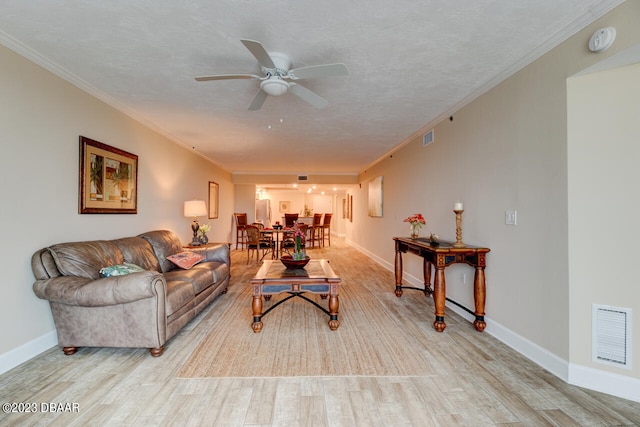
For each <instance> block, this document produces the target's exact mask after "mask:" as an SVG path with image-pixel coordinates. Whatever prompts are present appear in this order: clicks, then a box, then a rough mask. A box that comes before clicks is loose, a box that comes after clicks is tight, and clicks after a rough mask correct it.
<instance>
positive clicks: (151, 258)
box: [31, 230, 230, 356]
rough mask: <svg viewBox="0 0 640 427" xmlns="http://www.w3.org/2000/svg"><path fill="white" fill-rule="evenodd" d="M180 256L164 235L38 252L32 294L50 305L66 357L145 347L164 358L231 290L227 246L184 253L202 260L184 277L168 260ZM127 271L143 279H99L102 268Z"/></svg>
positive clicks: (172, 239)
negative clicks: (90, 350) (129, 267)
mask: <svg viewBox="0 0 640 427" xmlns="http://www.w3.org/2000/svg"><path fill="white" fill-rule="evenodd" d="M184 251H185V249H183V247H182V243H181V242H180V240H179V238H178V237H177V236H176V235H175V234H174V233H172V232H171V231H166V230H157V231H150V232H148V233H144V234H140V235H139V236H136V237H126V238H122V239H116V240H94V241H86V242H73V243H61V244H57V245H53V246H50V247H48V248H43V249H40V250H38V251H37V252H36V253H35V254H34V255H33V257H32V259H31V267H32V270H33V274H34V276H35V278H36V282H35V283H34V285H33V290H34V292H35V294H36V295H37V296H38V297H39V298H42V299H46V300H48V301H49V304H50V306H51V312H52V314H53V320H54V322H55V325H56V329H57V333H58V345H60V346H62V349H63V351H64V353H65V354H74V353H75V352H76V351H77V348H78V347H137V348H140V347H142V348H149V349H150V351H151V355H153V356H160V355H162V353H163V351H164V346H165V343H166V342H167V341H168V340H169V339H170V338H171V337H173V336H174V335H175V334H176V333H177V332H178V331H179V330H180V329H181V328H182V327H183V326H184V325H185V324H186V323H187V322H188V321H189V320H191V319H193V318H194V317H195V316H196V315H197V314H198V313H199V312H201V311H202V310H203V309H204V308H205V307H206V306H207V305H208V304H209V303H210V302H211V301H213V300H214V299H215V298H216V297H217V296H218V295H220V294H221V293H224V292H226V290H227V286H228V285H229V277H230V274H229V266H230V258H229V247H228V245H226V244H220V245H215V246H207V247H202V248H194V249H188V251H190V252H197V253H199V254H201V255H202V256H204V259H203V260H202V261H201V262H200V263H198V264H196V265H194V266H193V267H191V268H189V269H182V268H179V267H177V266H176V265H174V264H173V263H172V262H170V261H169V260H168V259H167V256H170V255H174V254H177V253H180V252H184ZM124 263H130V264H135V265H137V266H140V267H142V269H143V270H144V271H141V272H135V273H131V274H126V275H120V276H112V277H101V274H100V270H101V269H102V268H104V267H109V266H114V265H122V264H124Z"/></svg>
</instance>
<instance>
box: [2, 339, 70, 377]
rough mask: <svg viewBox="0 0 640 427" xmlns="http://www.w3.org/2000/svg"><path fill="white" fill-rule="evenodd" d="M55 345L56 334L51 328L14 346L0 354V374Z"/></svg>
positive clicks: (56, 343)
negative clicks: (26, 341) (18, 345)
mask: <svg viewBox="0 0 640 427" xmlns="http://www.w3.org/2000/svg"><path fill="white" fill-rule="evenodd" d="M56 345H58V334H57V333H56V331H55V330H53V331H51V332H48V333H46V334H44V335H42V336H40V337H38V338H36V339H33V340H31V341H29V342H28V343H25V344H23V345H21V346H20V347H16V348H14V349H12V350H9V351H8V352H6V353H3V354H0V374H4V373H5V372H7V371H10V370H11V369H13V368H15V367H16V366H18V365H20V364H22V363H24V362H26V361H27V360H29V359H32V358H34V357H36V356H37V355H39V354H40V353H42V352H44V351H47V350H49V349H50V348H51V347H54V346H56Z"/></svg>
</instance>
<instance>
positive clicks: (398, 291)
mask: <svg viewBox="0 0 640 427" xmlns="http://www.w3.org/2000/svg"><path fill="white" fill-rule="evenodd" d="M395 273H396V296H397V297H401V296H402V252H400V251H396V260H395Z"/></svg>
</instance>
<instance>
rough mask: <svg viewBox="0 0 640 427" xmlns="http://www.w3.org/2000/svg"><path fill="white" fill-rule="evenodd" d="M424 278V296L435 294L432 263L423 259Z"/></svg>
mask: <svg viewBox="0 0 640 427" xmlns="http://www.w3.org/2000/svg"><path fill="white" fill-rule="evenodd" d="M422 261H423V262H422V277H424V295H425V296H427V297H428V296H429V295H431V294H432V293H433V289H431V261H429V260H427V259H426V258H423V259H422Z"/></svg>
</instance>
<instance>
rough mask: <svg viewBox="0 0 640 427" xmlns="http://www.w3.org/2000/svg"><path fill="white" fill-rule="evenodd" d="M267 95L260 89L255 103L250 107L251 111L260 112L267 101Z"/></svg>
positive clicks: (254, 100)
mask: <svg viewBox="0 0 640 427" xmlns="http://www.w3.org/2000/svg"><path fill="white" fill-rule="evenodd" d="M267 96H268V95H267V93H266V92H265V91H263V90H262V89H260V90H259V91H258V93H256V96H255V98H253V102H252V103H251V105H249V110H252V111H255V110H259V109H260V108H261V107H262V104H264V101H265V100H266V99H267Z"/></svg>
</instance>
